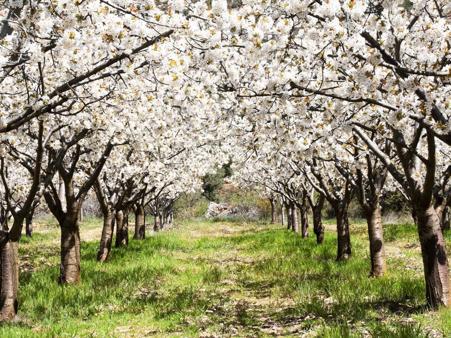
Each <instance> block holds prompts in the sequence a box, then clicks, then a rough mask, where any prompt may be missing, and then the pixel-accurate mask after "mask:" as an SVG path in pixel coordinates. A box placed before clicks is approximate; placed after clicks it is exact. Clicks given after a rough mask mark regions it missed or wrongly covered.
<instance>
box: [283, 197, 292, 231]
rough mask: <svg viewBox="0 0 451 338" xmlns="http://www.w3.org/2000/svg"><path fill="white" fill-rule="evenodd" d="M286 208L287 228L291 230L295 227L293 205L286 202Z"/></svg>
mask: <svg viewBox="0 0 451 338" xmlns="http://www.w3.org/2000/svg"><path fill="white" fill-rule="evenodd" d="M285 210H286V211H287V230H291V229H292V228H293V217H292V214H291V207H290V205H289V204H288V203H287V204H285Z"/></svg>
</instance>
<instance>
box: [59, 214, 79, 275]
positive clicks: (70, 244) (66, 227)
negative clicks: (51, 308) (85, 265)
mask: <svg viewBox="0 0 451 338" xmlns="http://www.w3.org/2000/svg"><path fill="white" fill-rule="evenodd" d="M77 216H78V212H77V213H76V214H75V215H74V217H71V216H66V217H65V219H64V221H63V223H62V224H60V226H61V265H60V277H59V282H60V283H63V284H73V283H78V282H79V281H80V230H79V227H78V219H77Z"/></svg>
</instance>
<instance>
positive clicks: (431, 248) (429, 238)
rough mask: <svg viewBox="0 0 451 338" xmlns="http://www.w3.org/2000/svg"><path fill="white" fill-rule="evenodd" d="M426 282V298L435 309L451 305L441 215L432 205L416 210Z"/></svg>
mask: <svg viewBox="0 0 451 338" xmlns="http://www.w3.org/2000/svg"><path fill="white" fill-rule="evenodd" d="M415 215H416V219H417V221H418V224H417V226H418V234H419V237H420V244H421V254H422V257H423V266H424V276H425V282H426V300H427V302H428V305H429V306H430V307H432V308H434V309H436V308H438V307H439V306H449V305H450V290H449V275H448V259H447V256H446V248H445V241H444V238H443V234H442V231H441V229H440V221H439V217H438V216H437V213H436V211H435V209H434V208H433V207H432V206H430V207H429V208H427V209H426V210H421V208H418V209H417V210H416V212H415Z"/></svg>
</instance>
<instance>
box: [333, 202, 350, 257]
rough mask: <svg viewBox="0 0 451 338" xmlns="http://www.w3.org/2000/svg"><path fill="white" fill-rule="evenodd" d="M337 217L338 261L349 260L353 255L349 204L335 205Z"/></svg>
mask: <svg viewBox="0 0 451 338" xmlns="http://www.w3.org/2000/svg"><path fill="white" fill-rule="evenodd" d="M334 209H335V214H336V217H337V261H342V260H347V259H348V258H349V257H350V256H351V236H350V234H349V219H348V210H347V209H348V207H347V205H338V206H334Z"/></svg>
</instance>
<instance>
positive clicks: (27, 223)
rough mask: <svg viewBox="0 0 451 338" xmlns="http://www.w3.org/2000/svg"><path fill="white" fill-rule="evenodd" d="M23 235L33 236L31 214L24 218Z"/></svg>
mask: <svg viewBox="0 0 451 338" xmlns="http://www.w3.org/2000/svg"><path fill="white" fill-rule="evenodd" d="M25 235H26V236H27V237H31V236H32V235H33V213H32V212H30V213H29V214H28V215H27V217H25Z"/></svg>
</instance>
